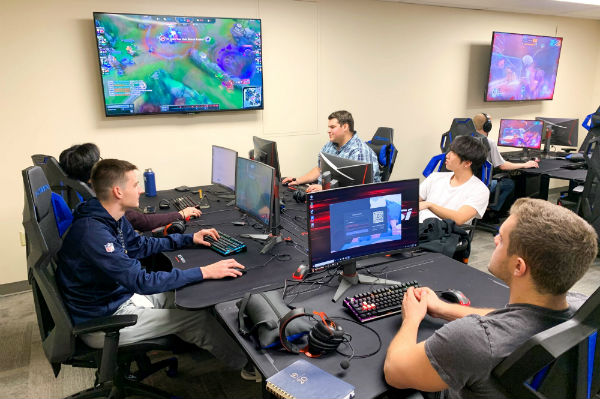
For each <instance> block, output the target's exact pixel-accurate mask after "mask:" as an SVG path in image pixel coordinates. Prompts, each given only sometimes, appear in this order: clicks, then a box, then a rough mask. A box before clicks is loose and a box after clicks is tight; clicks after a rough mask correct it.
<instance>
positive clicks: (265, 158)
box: [252, 136, 281, 179]
mask: <svg viewBox="0 0 600 399" xmlns="http://www.w3.org/2000/svg"><path fill="white" fill-rule="evenodd" d="M252 142H253V143H254V160H256V161H258V162H262V163H264V164H265V165H269V166H270V167H272V168H274V169H275V175H276V176H277V178H278V179H281V171H280V170H279V155H278V154H277V143H276V142H274V141H271V140H266V139H261V138H260V137H256V136H253V137H252Z"/></svg>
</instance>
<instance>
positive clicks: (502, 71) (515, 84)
mask: <svg viewBox="0 0 600 399" xmlns="http://www.w3.org/2000/svg"><path fill="white" fill-rule="evenodd" d="M562 40H563V39H562V37H550V36H536V35H524V34H518V33H504V32H494V33H493V35H492V55H491V59H490V73H489V78H488V84H487V90H486V94H485V101H526V100H552V98H553V97H554V86H555V84H556V71H557V70H558V60H559V58H560V49H561V48H562Z"/></svg>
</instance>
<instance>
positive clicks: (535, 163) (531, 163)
mask: <svg viewBox="0 0 600 399" xmlns="http://www.w3.org/2000/svg"><path fill="white" fill-rule="evenodd" d="M538 162H539V159H537V158H536V159H535V160H532V161H527V162H525V163H524V164H523V167H524V168H539V167H540V166H539V165H538Z"/></svg>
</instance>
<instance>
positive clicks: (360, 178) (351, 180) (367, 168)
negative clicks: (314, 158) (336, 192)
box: [319, 152, 373, 189]
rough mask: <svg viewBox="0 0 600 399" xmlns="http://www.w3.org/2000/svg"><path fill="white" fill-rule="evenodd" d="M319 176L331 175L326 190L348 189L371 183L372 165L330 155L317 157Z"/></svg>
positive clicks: (323, 154)
mask: <svg viewBox="0 0 600 399" xmlns="http://www.w3.org/2000/svg"><path fill="white" fill-rule="evenodd" d="M319 166H320V168H321V176H323V175H324V174H325V173H326V172H330V173H331V183H330V184H326V186H327V187H324V188H326V189H329V188H336V187H350V186H356V185H359V184H367V183H372V182H373V164H372V163H370V162H362V161H356V160H354V159H347V158H342V157H338V156H335V155H331V154H325V153H323V152H322V153H321V154H320V155H319Z"/></svg>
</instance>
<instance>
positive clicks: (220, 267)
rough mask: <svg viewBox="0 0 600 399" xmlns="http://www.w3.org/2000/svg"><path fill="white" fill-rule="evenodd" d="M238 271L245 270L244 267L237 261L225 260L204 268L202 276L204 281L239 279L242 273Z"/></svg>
mask: <svg viewBox="0 0 600 399" xmlns="http://www.w3.org/2000/svg"><path fill="white" fill-rule="evenodd" d="M238 269H245V267H244V266H242V265H241V264H239V263H238V262H237V261H236V260H235V259H225V260H221V261H218V262H217V263H212V264H210V265H207V266H202V267H201V268H200V270H202V275H203V276H204V279H220V278H224V277H239V276H241V275H242V272H241V271H239V270H238Z"/></svg>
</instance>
